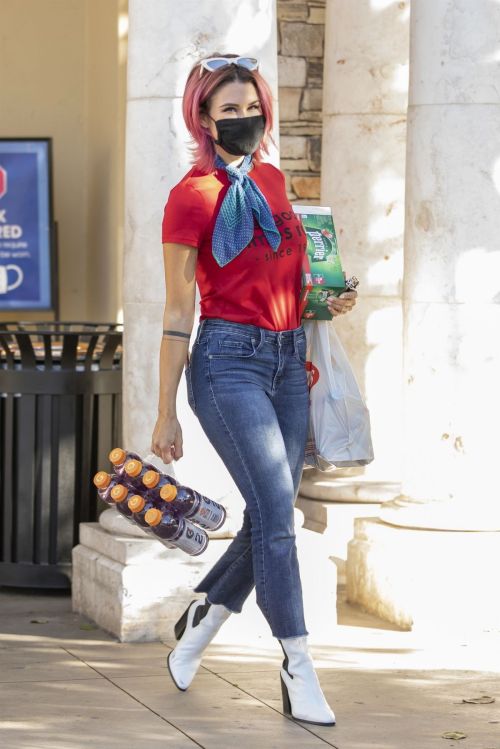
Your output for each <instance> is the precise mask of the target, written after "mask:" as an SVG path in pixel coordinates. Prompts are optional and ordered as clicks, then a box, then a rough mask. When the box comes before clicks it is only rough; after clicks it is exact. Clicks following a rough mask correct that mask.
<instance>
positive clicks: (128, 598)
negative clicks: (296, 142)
mask: <svg viewBox="0 0 500 749" xmlns="http://www.w3.org/2000/svg"><path fill="white" fill-rule="evenodd" d="M230 543H231V540H230V539H212V540H211V541H210V543H209V544H208V547H207V549H206V551H205V552H203V554H201V555H200V556H199V557H189V556H188V555H187V554H186V553H185V552H183V551H180V550H179V549H167V548H166V547H165V546H163V544H161V543H159V542H158V541H157V540H155V539H151V538H150V537H146V538H134V537H131V536H122V535H117V534H111V533H108V532H106V531H105V530H103V528H102V527H101V526H100V525H99V523H80V543H79V544H78V546H75V548H74V549H73V573H72V606H73V611H77V612H79V613H81V614H84V615H85V616H87V617H89V619H92V620H93V621H94V622H96V624H98V625H99V626H100V627H102V629H105V630H107V631H108V632H110V633H111V634H113V635H115V636H116V637H117V638H118V639H119V640H120V641H121V642H149V641H153V640H159V639H168V640H172V638H173V626H174V624H175V622H176V621H177V620H178V618H179V616H180V615H181V614H182V612H183V611H184V609H185V608H186V606H187V604H188V603H189V601H190V600H192V599H193V598H196V596H197V594H194V593H193V587H195V586H196V585H197V583H198V582H199V580H201V578H202V577H203V575H204V574H205V573H206V572H207V571H208V569H209V568H210V567H211V566H212V565H213V564H214V563H215V561H216V560H217V559H218V558H219V556H220V555H221V554H223V552H224V551H225V550H226V548H227V546H228V545H229V544H230ZM199 596H200V597H203V594H199Z"/></svg>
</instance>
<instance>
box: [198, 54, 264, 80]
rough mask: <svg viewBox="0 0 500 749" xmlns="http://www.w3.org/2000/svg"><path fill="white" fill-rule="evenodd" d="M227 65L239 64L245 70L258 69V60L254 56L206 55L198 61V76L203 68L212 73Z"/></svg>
mask: <svg viewBox="0 0 500 749" xmlns="http://www.w3.org/2000/svg"><path fill="white" fill-rule="evenodd" d="M229 65H239V66H240V67H242V68H246V69H247V70H258V68H259V61H258V60H256V59H255V57H207V59H206V60H202V61H201V62H200V76H201V74H202V72H203V69H205V70H209V71H210V72H211V73H213V72H214V71H215V70H220V69H221V68H227V67H228V66H229Z"/></svg>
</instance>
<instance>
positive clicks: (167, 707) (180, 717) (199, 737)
mask: <svg viewBox="0 0 500 749" xmlns="http://www.w3.org/2000/svg"><path fill="white" fill-rule="evenodd" d="M241 676H242V675H241V674H238V677H237V681H239V680H240V678H241ZM254 677H255V679H256V680H257V681H258V683H259V684H260V689H261V691H262V689H263V687H265V694H266V697H267V699H266V703H267V704H265V705H264V704H262V702H261V701H260V700H256V699H255V698H254V697H252V696H251V695H249V694H245V692H243V691H241V690H240V689H238V688H237V687H236V686H233V684H231V683H229V682H228V681H227V680H225V679H221V678H219V677H217V676H213V675H211V674H210V675H208V676H207V675H203V676H199V675H197V676H196V679H195V681H193V683H192V685H191V687H190V688H189V689H188V690H187V691H186V692H180V691H179V690H178V689H177V688H176V687H175V685H174V684H173V682H170V683H168V682H166V681H165V680H164V679H162V678H159V677H156V676H155V677H144V678H141V679H117V680H116V683H117V684H118V685H119V686H120V688H121V689H123V690H125V691H126V692H127V693H128V694H131V695H133V696H134V697H136V698H137V699H138V700H139V701H140V702H141V703H143V704H144V705H147V706H148V707H149V708H150V709H152V710H153V711H154V712H155V713H158V714H159V715H161V716H164V717H165V718H167V719H168V720H171V721H172V722H173V723H174V724H175V726H176V727H178V728H179V729H180V730H182V731H185V732H186V733H187V734H188V735H189V736H191V737H192V738H193V739H195V740H196V741H198V742H199V744H201V745H202V746H203V747H204V749H235V747H238V749H255V747H259V746H260V747H266V749H267V747H272V748H273V749H289V748H290V747H291V746H297V747H300V749H309V747H318V748H319V747H320V746H324V743H323V742H321V743H320V742H319V740H318V739H317V738H316V737H315V736H313V735H311V734H310V733H309V731H307V730H304V728H303V727H302V726H300V725H298V724H296V723H294V722H293V721H291V720H289V719H287V718H285V717H284V716H283V715H282V714H281V713H280V710H281V691H280V683H279V677H278V674H277V673H274V674H272V675H268V674H267V673H266V674H262V673H259V674H254Z"/></svg>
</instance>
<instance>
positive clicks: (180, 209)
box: [161, 184, 206, 247]
mask: <svg viewBox="0 0 500 749" xmlns="http://www.w3.org/2000/svg"><path fill="white" fill-rule="evenodd" d="M205 226H206V215H205V210H204V201H203V197H202V196H201V195H200V193H199V192H198V190H196V189H194V188H193V187H191V186H190V185H186V184H181V185H176V186H175V187H174V188H173V189H172V190H171V191H170V195H169V197H168V200H167V204H166V205H165V210H164V213H163V222H162V232H161V235H162V242H172V243H175V244H186V245H189V246H190V247H199V246H200V243H201V238H202V235H203V232H204V230H205Z"/></svg>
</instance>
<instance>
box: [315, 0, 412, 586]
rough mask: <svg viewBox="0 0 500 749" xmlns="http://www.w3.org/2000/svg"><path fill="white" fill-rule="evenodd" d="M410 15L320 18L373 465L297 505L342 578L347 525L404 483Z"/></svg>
mask: <svg viewBox="0 0 500 749" xmlns="http://www.w3.org/2000/svg"><path fill="white" fill-rule="evenodd" d="M408 6H409V3H408V2H399V3H393V2H392V3H386V2H384V3H367V2H365V0H351V1H350V2H344V0H327V6H326V29H325V56H324V86H323V153H322V169H321V204H322V205H328V206H331V207H332V210H333V216H334V220H335V226H336V229H337V234H338V241H339V247H340V253H341V258H342V262H343V266H344V269H345V270H346V272H347V273H348V274H349V275H351V274H355V275H356V276H357V277H358V278H359V279H360V289H359V292H360V298H359V302H358V305H357V307H356V308H355V310H354V311H353V312H351V313H350V314H348V315H346V316H345V317H340V318H336V319H335V322H334V323H332V324H334V325H335V326H336V329H337V331H338V333H339V336H340V337H341V339H342V342H343V344H344V346H345V349H346V351H347V353H348V355H349V358H350V361H351V363H352V365H353V367H354V370H355V374H356V376H357V379H358V382H359V384H360V387H361V389H362V392H363V394H364V395H365V397H366V400H367V404H368V407H369V409H370V415H371V421H372V433H373V441H374V449H375V458H376V459H375V461H374V462H373V463H372V464H371V465H370V466H368V467H367V468H365V469H346V470H338V471H335V474H334V476H333V478H330V477H329V476H328V475H325V474H321V473H320V472H315V471H312V470H311V471H309V470H308V471H306V473H305V475H304V479H303V481H302V486H301V494H302V495H303V496H306V497H308V498H313V499H315V500H316V502H315V503H309V509H307V508H306V507H305V506H304V505H301V509H302V510H303V511H304V513H305V515H306V519H307V518H309V521H310V522H311V523H318V522H319V523H320V527H321V525H323V526H324V524H328V526H329V528H330V532H331V533H332V544H336V546H337V550H336V551H335V554H336V556H337V557H338V556H340V559H339V560H338V563H339V567H340V571H341V572H342V566H343V562H342V557H343V559H345V553H346V545H347V541H348V539H349V538H351V536H352V522H353V517H356V516H359V515H366V514H373V511H374V510H375V511H376V510H377V508H378V503H380V502H383V501H385V500H388V499H391V498H393V497H395V496H397V494H398V493H399V481H400V477H401V424H400V418H401V361H402V302H401V282H402V275H403V229H404V172H405V143H406V109H407V62H408V17H409V8H408ZM339 503H342V504H339ZM370 503H375V505H373V504H372V505H371V506H370ZM319 504H321V508H320V507H319V506H318V505H319ZM311 527H312V525H311ZM339 527H340V528H341V529H342V530H341V536H342V547H343V548H342V549H339V548H338V545H339Z"/></svg>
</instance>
